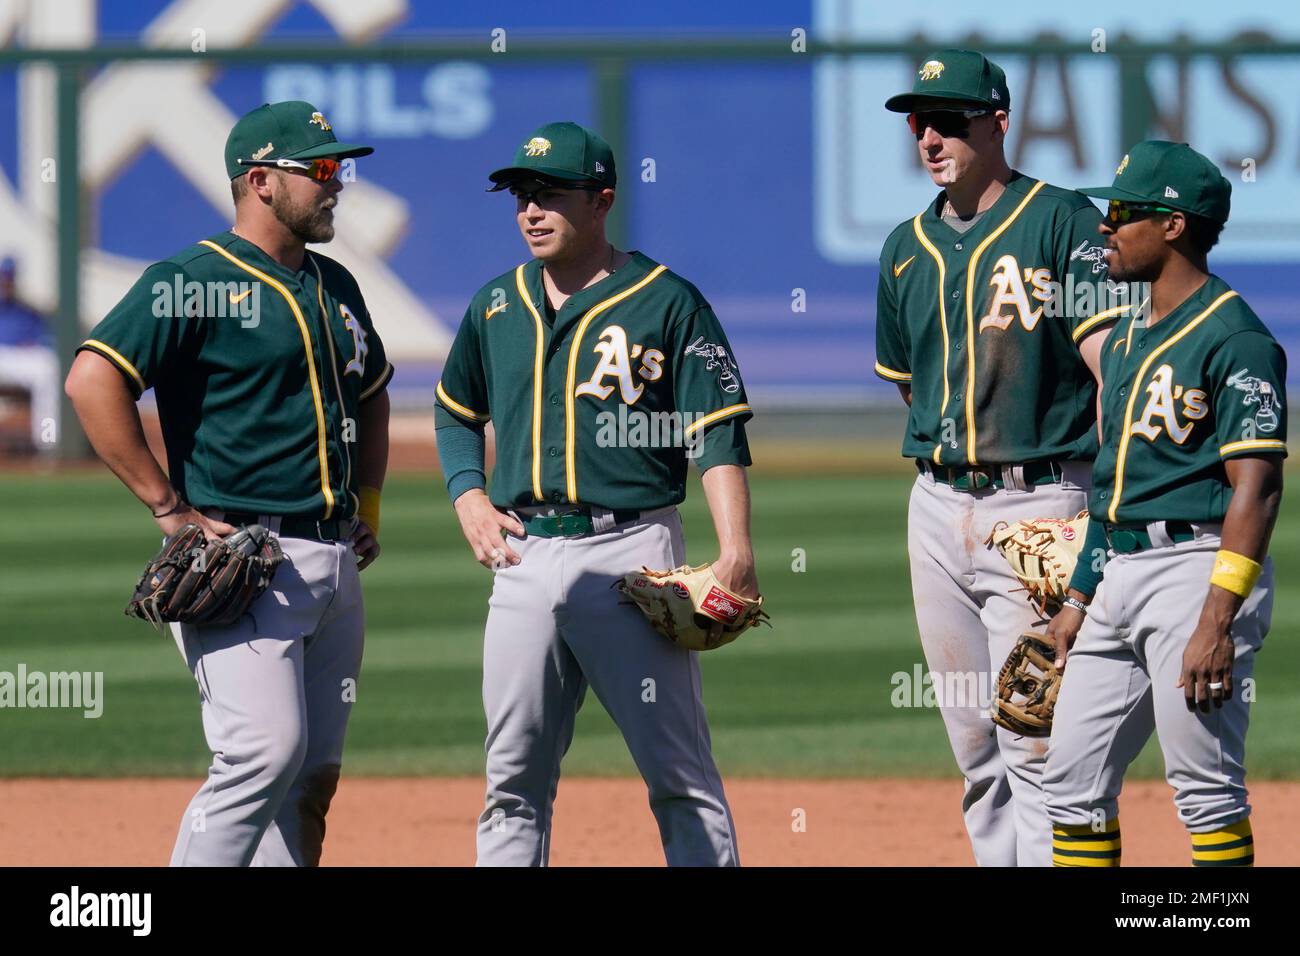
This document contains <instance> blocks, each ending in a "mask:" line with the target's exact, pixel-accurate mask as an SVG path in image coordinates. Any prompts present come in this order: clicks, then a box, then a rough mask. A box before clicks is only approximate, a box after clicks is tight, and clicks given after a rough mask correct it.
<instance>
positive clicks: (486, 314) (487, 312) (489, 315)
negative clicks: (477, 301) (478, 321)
mask: <svg viewBox="0 0 1300 956" xmlns="http://www.w3.org/2000/svg"><path fill="white" fill-rule="evenodd" d="M509 304H510V303H509V302H502V303H501V304H500V305H498V306H497V307H496V308H495V309H487V310H485V311H484V312H483V321H484V322H486V321H487V320H488V319H490V318H492V316H494V315H496V314H497V313H498V312H501V311H503V310H504V309H505V308H506V306H508V305H509Z"/></svg>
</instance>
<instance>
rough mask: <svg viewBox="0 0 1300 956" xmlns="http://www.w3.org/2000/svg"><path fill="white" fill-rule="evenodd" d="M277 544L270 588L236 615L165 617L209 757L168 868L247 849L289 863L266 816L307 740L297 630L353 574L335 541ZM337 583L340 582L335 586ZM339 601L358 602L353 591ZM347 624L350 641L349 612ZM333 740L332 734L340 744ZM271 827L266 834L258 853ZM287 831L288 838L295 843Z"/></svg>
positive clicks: (234, 858) (245, 858)
mask: <svg viewBox="0 0 1300 956" xmlns="http://www.w3.org/2000/svg"><path fill="white" fill-rule="evenodd" d="M280 547H281V548H282V549H283V551H284V555H285V560H284V563H283V564H281V565H280V567H279V569H278V570H277V571H276V574H275V578H274V580H273V581H272V582H271V587H270V588H269V589H268V590H267V591H266V593H265V594H263V595H262V596H261V597H259V598H258V599H257V601H255V602H254V603H253V604H252V606H251V607H250V608H249V611H248V613H247V614H245V615H244V617H243V618H241V619H240V621H239V622H238V623H236V624H235V625H233V626H231V627H223V628H212V627H202V628H195V627H191V626H188V625H178V624H174V625H172V631H173V634H174V635H175V637H176V641H177V645H178V647H179V648H180V650H181V654H182V655H183V656H184V657H185V659H186V662H187V663H188V665H189V667H190V670H191V672H192V673H193V674H194V677H195V680H196V681H197V682H198V685H199V691H200V698H201V701H202V711H203V730H204V734H205V736H206V737H207V742H208V747H209V749H210V750H211V751H212V755H213V757H212V765H211V767H210V768H209V770H208V778H207V780H206V781H204V783H203V786H202V787H200V788H199V791H198V793H197V794H195V796H194V799H193V800H192V801H191V802H190V806H189V808H188V809H187V810H186V813H185V816H184V818H183V819H182V820H181V826H180V833H179V835H178V837H177V840H176V846H175V848H174V850H173V852H172V865H173V866H247V865H249V864H250V863H252V862H253V860H254V857H255V856H259V857H260V859H259V860H258V862H259V863H263V862H268V861H272V862H277V863H281V864H284V865H293V864H294V863H296V862H299V860H298V859H295V854H294V853H292V852H290V851H288V849H287V844H286V843H285V838H284V837H283V836H281V835H280V834H279V830H280V826H279V825H278V824H276V823H275V821H276V818H277V816H278V815H279V814H280V812H281V810H282V805H283V803H284V801H285V800H286V798H287V797H288V795H289V793H290V790H291V788H292V786H293V785H294V782H295V780H297V779H298V778H299V774H300V772H301V771H302V770H303V767H304V761H305V760H306V757H307V753H308V748H309V736H310V722H311V716H310V714H309V711H308V702H307V690H306V688H307V681H306V677H305V673H304V668H305V664H304V647H305V641H304V638H305V637H307V636H309V635H313V634H315V633H316V631H317V628H319V627H320V625H321V621H322V618H324V617H325V616H326V614H327V613H329V609H330V607H331V602H333V601H334V600H335V599H336V598H339V599H340V600H344V599H346V596H345V595H342V594H341V593H340V592H341V591H343V590H347V589H349V588H351V587H353V586H355V585H356V582H355V579H354V580H352V581H351V582H348V579H347V577H346V571H343V572H341V571H340V567H339V552H340V550H344V549H341V548H340V547H339V546H337V545H334V544H329V543H324V542H318V541H306V540H303V539H301V538H281V539H280ZM352 571H353V574H354V575H355V568H353V569H352ZM340 582H346V583H345V584H344V586H343V587H342V588H341V587H340ZM358 594H359V591H358ZM347 600H349V601H350V602H351V603H358V602H359V597H358V598H356V599H355V600H353V599H347ZM358 610H359V608H358ZM349 624H351V625H352V626H353V627H355V635H356V640H357V641H359V639H360V620H359V618H355V619H352V620H350V621H349ZM339 626H340V627H342V624H341V623H340V625H339ZM343 643H347V641H344V642H343ZM359 650H360V648H359V644H357V645H356V652H357V653H358V654H359ZM345 656H346V655H345ZM352 676H355V670H353V675H352ZM322 691H323V688H322ZM344 719H346V715H344ZM325 739H327V738H324V737H323V738H322V742H324V740H325ZM341 739H342V738H341V734H340V735H339V743H340V744H341ZM272 828H274V830H275V833H274V834H273V835H272V837H271V840H270V842H269V843H268V845H267V849H266V850H265V851H264V852H263V853H261V854H259V853H258V851H259V847H260V844H261V843H262V841H263V839H264V837H265V835H266V833H267V832H268V831H269V830H271V829H272ZM294 830H296V827H291V835H290V837H289V838H290V839H292V840H293V841H294V843H295V844H300V840H299V835H298V834H297V833H295V832H293V831H294ZM277 847H278V849H279V852H278V853H277ZM298 856H299V857H301V858H302V859H305V857H303V856H302V854H298Z"/></svg>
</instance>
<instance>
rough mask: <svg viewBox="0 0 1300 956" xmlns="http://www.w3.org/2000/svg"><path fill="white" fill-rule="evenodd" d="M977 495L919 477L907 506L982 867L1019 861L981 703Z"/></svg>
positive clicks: (917, 586)
mask: <svg viewBox="0 0 1300 956" xmlns="http://www.w3.org/2000/svg"><path fill="white" fill-rule="evenodd" d="M974 502H975V499H974V496H972V495H967V494H960V493H958V492H954V491H952V490H951V489H950V488H946V487H944V486H942V485H938V484H936V483H935V482H933V481H929V480H927V479H926V478H925V477H924V476H922V477H919V478H918V479H917V481H916V484H915V485H913V487H912V495H911V501H910V503H909V507H908V520H907V526H908V541H909V555H910V559H911V573H912V596H913V603H914V605H915V608H916V624H917V630H918V631H919V632H920V635H921V646H922V648H923V649H924V652H925V661H926V666H927V668H928V670H929V672H930V675H931V680H932V681H933V682H934V689H935V697H936V699H937V701H938V703H939V713H940V714H941V715H942V717H943V723H944V728H945V729H946V730H947V732H948V742H949V744H950V745H951V746H952V753H953V757H954V758H955V759H956V761H957V768H958V769H959V770H960V771H961V773H962V776H963V777H964V778H965V781H966V784H965V785H966V791H965V795H964V796H963V798H962V816H963V817H964V819H965V823H966V832H967V833H968V834H969V836H970V840H971V847H972V849H973V850H974V852H975V861H976V863H978V864H979V865H980V866H1015V865H1016V830H1015V820H1014V817H1013V815H1012V813H1011V812H1010V806H1011V799H1012V797H1011V784H1010V782H1009V781H1008V779H1007V772H1006V765H1005V763H1004V762H1003V760H1002V757H1001V754H1000V753H999V751H998V740H997V736H996V734H995V731H996V729H997V728H996V725H995V724H994V723H993V721H991V720H990V719H989V717H988V711H987V709H986V707H984V706H981V701H980V697H981V696H982V695H981V692H980V687H979V683H980V681H987V679H988V675H989V673H990V670H991V668H992V664H991V661H990V658H989V639H988V638H989V634H988V631H987V630H986V629H985V627H984V624H983V622H982V621H981V620H980V606H979V603H978V601H976V599H975V597H974V595H973V594H972V593H971V591H970V588H971V587H972V586H973V585H974V582H975V554H976V549H977V548H979V547H983V544H982V542H980V541H976V540H975V537H976V534H977V532H976V531H975V529H974V527H973V525H974V520H975V503H974Z"/></svg>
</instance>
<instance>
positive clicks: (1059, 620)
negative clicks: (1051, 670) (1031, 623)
mask: <svg viewBox="0 0 1300 956" xmlns="http://www.w3.org/2000/svg"><path fill="white" fill-rule="evenodd" d="M1081 627H1083V613H1082V612H1081V611H1079V609H1078V608H1073V607H1070V606H1069V605H1066V606H1065V607H1063V608H1061V610H1060V611H1058V612H1057V613H1056V616H1055V617H1053V618H1052V620H1051V621H1049V622H1048V624H1047V639H1048V640H1050V641H1053V642H1054V643H1055V644H1056V669H1057V670H1058V671H1064V670H1065V659H1066V658H1067V657H1069V656H1070V648H1072V647H1073V646H1074V639H1075V638H1076V637H1078V636H1079V628H1081Z"/></svg>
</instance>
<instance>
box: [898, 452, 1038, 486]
mask: <svg viewBox="0 0 1300 956" xmlns="http://www.w3.org/2000/svg"><path fill="white" fill-rule="evenodd" d="M916 467H917V469H918V470H920V471H924V472H928V473H929V474H931V475H933V476H934V480H935V481H939V482H942V483H943V484H945V485H950V486H952V488H953V490H954V491H982V490H983V489H985V488H994V489H999V490H1000V489H1002V488H1005V487H1006V483H1005V482H1004V481H1003V480H1002V469H1003V468H1004V467H1011V468H1017V467H1018V468H1021V469H1022V473H1023V475H1024V482H1025V484H1026V485H1050V484H1055V483H1056V482H1058V481H1060V480H1061V477H1062V474H1063V473H1062V470H1061V465H1060V464H1059V463H1058V462H1055V461H1031V462H1026V463H1025V464H1024V465H1009V466H1007V465H986V466H984V467H982V468H978V467H977V468H966V467H958V468H949V467H948V466H947V465H933V464H931V463H930V462H928V461H926V460H925V459H923V458H918V459H917V460H916Z"/></svg>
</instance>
